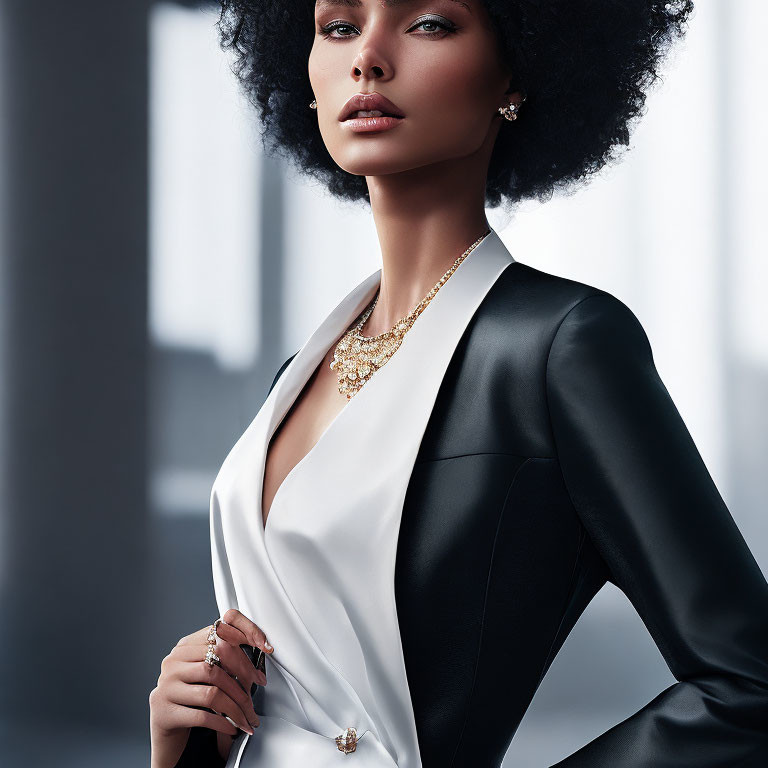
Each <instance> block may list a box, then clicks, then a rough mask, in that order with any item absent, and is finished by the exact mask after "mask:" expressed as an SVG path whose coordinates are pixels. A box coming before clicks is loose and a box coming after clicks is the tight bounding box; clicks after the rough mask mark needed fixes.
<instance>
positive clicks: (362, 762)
mask: <svg viewBox="0 0 768 768" xmlns="http://www.w3.org/2000/svg"><path fill="white" fill-rule="evenodd" d="M259 720H260V722H261V724H260V725H259V726H258V727H257V728H254V729H253V736H249V735H248V734H247V733H244V732H243V733H241V734H240V735H239V736H238V737H237V738H236V739H235V740H234V741H233V742H232V749H231V750H230V752H229V759H228V760H227V764H226V766H225V768H296V766H302V768H339V766H344V768H354V766H355V764H357V765H359V766H360V768H397V763H396V762H395V761H394V760H393V758H392V756H391V755H390V754H389V753H388V752H387V751H386V750H385V749H384V747H383V746H382V744H381V742H380V741H379V740H378V738H377V737H376V734H375V733H374V732H373V731H371V730H364V731H362V732H357V733H356V734H355V736H354V737H352V734H350V733H346V734H345V733H344V732H342V731H340V732H339V734H338V736H345V735H346V736H347V737H348V738H346V739H345V738H342V749H340V748H339V745H338V744H337V742H336V738H335V737H332V736H324V735H323V734H321V733H315V732H314V731H309V730H307V729H306V728H302V727H301V726H299V725H296V724H295V723H292V722H290V721H289V720H286V719H284V718H281V717H274V716H270V715H260V717H259ZM345 745H346V746H345ZM353 746H354V749H352V747H353ZM344 749H346V750H348V751H346V752H345V751H344ZM341 760H344V762H343V763H342V762H341ZM350 761H351V762H350Z"/></svg>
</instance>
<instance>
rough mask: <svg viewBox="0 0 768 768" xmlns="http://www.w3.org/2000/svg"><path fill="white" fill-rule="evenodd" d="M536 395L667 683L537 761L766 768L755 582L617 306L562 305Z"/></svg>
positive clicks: (762, 604) (636, 767)
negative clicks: (569, 748) (583, 741)
mask: <svg viewBox="0 0 768 768" xmlns="http://www.w3.org/2000/svg"><path fill="white" fill-rule="evenodd" d="M546 391H547V401H548V406H549V412H550V419H551V428H552V433H553V438H554V441H555V448H556V452H557V456H558V458H559V462H560V465H561V469H562V473H563V478H564V481H565V484H566V486H567V489H568V492H569V494H570V497H571V500H572V503H573V505H574V507H575V509H576V511H577V513H578V515H579V518H580V520H581V522H582V524H583V525H584V527H585V529H586V531H587V534H588V535H589V536H590V537H591V539H592V541H593V542H594V544H595V547H596V549H597V550H598V552H599V553H600V555H601V556H602V558H603V559H604V561H605V563H606V564H607V566H608V569H609V572H610V576H609V580H610V581H612V582H613V583H615V584H616V585H617V586H618V587H619V588H620V589H621V590H622V591H623V592H624V593H625V594H626V596H627V597H628V599H629V600H630V601H631V602H632V605H633V606H634V607H635V609H636V610H637V612H638V614H639V615H640V617H641V618H642V620H643V622H644V623H645V626H646V627H647V629H648V631H649V632H650V634H651V636H652V637H653V640H654V641H655V643H656V645H657V646H658V648H659V651H660V652H661V654H662V656H663V657H664V660H665V661H666V663H667V665H668V666H669V669H670V671H671V672H672V674H673V675H674V676H675V679H676V680H677V682H676V683H674V684H672V685H671V686H669V687H668V688H666V689H665V690H663V691H661V693H659V694H658V695H657V696H656V697H655V698H654V699H653V700H651V701H650V702H649V703H648V704H647V705H645V706H644V707H643V708H642V709H640V710H639V711H638V712H635V713H634V714H633V715H631V716H630V717H628V718H627V719H625V720H623V721H622V722H620V723H618V724H617V725H615V726H614V727H612V728H611V729H610V730H608V731H607V732H605V733H604V734H602V735H601V736H599V737H598V738H597V739H595V740H594V741H591V742H590V743H588V744H587V745H585V746H584V747H583V748H581V749H579V750H578V751H577V752H575V753H574V754H572V755H570V756H569V757H567V758H566V759H564V760H562V761H560V762H558V763H557V764H556V766H551V768H672V767H673V766H674V768H725V766H728V767H729V768H737V767H738V768H758V767H761V768H766V766H768V584H767V583H766V580H765V577H764V576H763V574H762V571H761V569H760V567H759V566H758V564H757V562H756V561H755V558H754V556H753V555H752V553H751V551H750V549H749V548H748V546H747V544H746V542H745V540H744V538H743V537H742V535H741V533H740V531H739V529H738V527H737V526H736V523H735V521H734V519H733V517H732V516H731V514H730V512H729V510H728V508H727V507H726V505H725V503H724V501H723V499H722V497H721V496H720V494H719V492H718V490H717V488H716V486H715V484H714V482H713V480H712V478H711V476H710V475H709V472H708V471H707V469H706V467H705V465H704V462H703V460H702V458H701V456H700V454H699V452H698V450H697V448H696V446H695V444H694V442H693V439H692V438H691V435H690V434H689V432H688V430H687V428H686V426H685V423H684V422H683V420H682V418H681V416H680V414H679V413H678V411H677V409H676V407H675V405H674V403H673V401H672V399H671V397H670V395H669V392H668V391H667V389H666V387H665V386H664V384H663V383H662V381H661V379H660V378H659V374H658V373H657V371H656V367H655V364H654V361H653V355H652V352H651V347H650V344H649V342H648V338H647V336H646V333H645V331H644V329H643V328H642V326H641V324H640V322H639V321H638V319H637V318H636V316H635V315H634V314H633V313H632V311H631V310H630V309H629V308H628V307H627V306H626V305H625V304H623V303H622V302H621V301H620V300H619V299H617V298H616V297H614V296H612V295H611V294H609V293H606V292H602V293H600V294H593V295H590V296H587V297H586V298H585V299H582V300H581V301H580V302H579V303H577V304H576V305H575V306H574V307H573V308H572V309H571V310H570V311H569V312H568V313H567V315H566V316H565V318H564V319H563V321H562V322H561V323H560V325H559V327H558V329H557V332H556V333H555V335H554V338H553V341H552V346H551V349H550V353H549V357H548V360H547V365H546ZM628 663H631V662H629V660H628Z"/></svg>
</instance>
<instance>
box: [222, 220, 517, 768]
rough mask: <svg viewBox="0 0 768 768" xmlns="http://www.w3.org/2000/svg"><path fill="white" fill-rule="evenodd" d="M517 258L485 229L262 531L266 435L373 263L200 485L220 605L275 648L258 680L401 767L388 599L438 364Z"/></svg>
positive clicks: (442, 366) (368, 287)
mask: <svg viewBox="0 0 768 768" xmlns="http://www.w3.org/2000/svg"><path fill="white" fill-rule="evenodd" d="M512 262H514V258H513V257H512V255H511V253H510V252H509V251H508V250H507V248H506V246H505V245H504V243H503V242H502V240H501V238H499V236H498V235H497V233H496V232H495V230H493V229H492V230H491V233H490V234H489V235H488V236H487V237H486V238H485V240H483V242H482V243H480V245H478V246H477V247H476V248H475V250H474V251H473V252H472V253H470V254H469V255H468V257H467V258H466V259H465V260H464V261H463V262H462V263H461V265H460V266H459V267H458V269H457V270H456V271H455V272H454V273H453V275H452V276H451V277H450V279H449V280H448V281H447V282H446V283H445V284H444V285H443V286H442V287H441V288H440V290H439V291H438V292H437V294H436V295H435V297H434V298H433V299H432V301H431V302H430V303H429V305H428V306H427V307H426V309H425V310H424V311H423V312H422V313H421V315H420V316H419V317H418V318H417V320H416V322H415V324H414V326H413V328H412V329H411V330H410V331H409V332H408V333H407V334H406V336H405V337H404V339H403V342H402V344H401V346H400V348H399V349H398V350H397V351H396V352H395V354H394V355H393V356H392V358H391V359H390V360H389V361H388V362H387V363H386V364H385V365H384V366H383V367H382V368H381V369H379V370H378V371H377V372H376V373H375V374H374V375H373V377H372V378H371V379H370V381H368V382H367V383H366V384H365V386H364V387H363V388H362V389H361V390H360V391H359V392H358V393H357V394H356V395H355V397H353V398H352V400H350V402H349V403H348V404H347V405H346V406H345V407H344V408H343V409H342V410H341V411H340V412H339V414H338V415H337V416H336V418H335V419H334V421H333V422H332V423H331V424H330V426H329V427H328V428H327V429H326V431H325V432H324V434H323V435H322V436H321V438H320V440H319V441H318V442H317V444H316V445H315V446H314V448H313V449H312V450H311V451H310V453H309V454H307V456H305V457H304V459H302V461H301V462H300V463H299V464H298V465H297V466H296V467H294V469H293V470H292V471H291V473H290V474H289V476H288V477H287V478H286V479H285V481H284V482H283V485H282V486H281V487H280V489H279V490H278V493H277V495H276V497H275V500H274V501H273V506H272V509H271V511H270V516H269V520H268V523H267V529H266V532H265V530H264V527H263V524H262V516H261V504H260V501H261V492H262V482H263V470H264V462H265V457H266V450H267V445H268V442H269V437H270V436H271V435H272V433H273V431H274V429H275V428H276V426H277V424H278V423H279V422H280V420H281V419H282V418H283V416H284V415H285V413H287V411H288V409H289V408H290V406H291V404H292V403H293V402H294V400H295V399H296V397H297V396H298V395H299V393H300V392H301V390H302V389H303V387H304V385H305V384H306V382H307V381H308V380H309V377H310V376H311V375H312V373H313V372H314V370H315V369H316V367H317V365H318V364H319V363H320V361H321V360H322V359H323V357H324V355H325V354H326V352H327V351H328V349H329V348H330V345H331V344H332V343H333V342H334V341H335V339H337V338H338V337H339V336H340V334H341V333H342V332H343V331H344V330H345V329H346V328H347V327H348V326H349V325H350V324H351V322H352V321H353V320H354V319H355V318H356V317H357V316H358V315H359V314H360V312H361V311H362V310H363V309H364V308H365V306H367V304H368V302H369V301H370V300H371V298H372V297H373V295H374V294H375V292H376V289H377V288H378V285H379V279H380V270H377V271H376V272H374V273H373V274H371V275H370V276H369V277H367V278H366V279H365V280H363V281H362V282H361V283H360V284H359V285H358V286H357V287H355V288H354V289H353V290H352V291H351V292H350V293H349V294H348V295H347V296H346V297H345V298H344V299H343V300H342V301H341V302H340V303H339V305H338V306H337V307H336V308H335V309H334V310H333V311H332V312H331V313H330V314H329V315H328V317H327V318H326V320H325V321H324V322H323V323H322V324H321V325H320V326H319V327H318V328H317V330H316V331H315V332H314V333H313V334H312V335H311V336H310V337H309V338H308V340H307V341H306V343H305V344H304V345H303V346H302V348H301V350H299V352H298V354H297V355H296V356H295V358H294V359H293V360H292V362H291V363H290V365H289V366H288V367H287V368H286V370H285V371H284V372H283V375H282V376H281V378H280V380H279V381H278V382H277V384H276V385H275V387H274V388H273V390H272V392H271V393H270V395H269V397H268V398H267V399H266V401H265V403H264V405H263V406H262V408H261V410H260V411H259V413H258V414H257V416H256V417H255V418H254V420H253V422H252V423H251V425H250V426H249V427H248V429H247V430H246V432H245V433H244V434H243V436H242V437H241V438H240V440H238V442H237V443H236V445H235V446H234V448H233V449H232V451H231V452H230V454H229V456H228V457H227V459H226V460H225V462H224V465H223V466H222V469H221V471H220V472H219V475H218V476H217V478H216V481H215V483H214V487H213V491H212V494H211V546H212V555H213V575H214V587H215V591H216V598H217V602H218V607H219V610H220V611H221V612H222V613H223V612H224V611H225V610H226V609H227V608H229V607H236V608H239V609H240V610H241V611H242V612H243V613H245V614H246V615H248V616H249V617H250V618H251V619H252V620H253V621H255V622H256V623H257V624H259V626H261V627H262V628H263V629H264V630H265V632H266V633H267V636H268V638H269V639H270V641H271V642H272V643H273V645H274V646H275V653H274V654H273V655H272V656H271V657H267V660H268V671H267V677H268V679H269V680H270V681H271V680H272V679H273V678H271V677H270V672H271V670H272V669H274V671H275V675H277V674H278V672H279V673H280V677H279V678H277V680H278V684H280V685H285V686H288V687H289V688H290V693H291V695H292V696H293V697H294V698H295V699H298V700H299V701H300V706H301V710H302V711H303V713H304V714H305V716H306V720H307V724H308V726H307V727H309V726H311V728H312V729H314V730H315V731H316V732H318V733H322V734H324V735H325V736H327V737H329V738H333V737H334V736H336V735H337V734H338V733H339V732H341V731H342V730H343V729H344V728H346V727H347V726H350V725H351V726H355V727H358V733H361V732H363V731H366V732H367V731H368V730H370V731H373V732H374V733H375V734H376V737H377V738H378V739H379V741H380V742H381V744H383V745H384V747H385V748H386V750H387V752H388V753H389V754H390V755H391V756H392V759H393V761H395V764H396V765H397V766H398V768H420V767H421V761H420V758H419V752H418V740H417V733H416V725H415V720H414V714H413V709H412V704H411V698H410V692H409V688H408V681H407V677H406V672H405V664H404V657H403V649H402V644H401V640H400V633H399V625H398V621H397V609H396V604H395V596H394V572H395V556H396V551H397V539H398V534H399V525H400V515H401V512H402V507H403V502H404V499H405V494H406V491H407V487H408V483H409V480H410V477H411V473H412V471H413V465H414V462H415V460H416V455H417V453H418V449H419V446H420V444H421V440H422V437H423V434H424V430H425V429H426V425H427V422H428V419H429V416H430V414H431V412H432V408H433V406H434V402H435V399H436V397H437V392H438V389H439V387H440V384H441V382H442V380H443V377H444V374H445V370H446V368H447V367H448V364H449V362H450V360H451V357H452V355H453V353H454V351H455V349H456V346H457V344H458V342H459V340H460V338H461V336H462V334H463V332H464V330H465V329H466V327H467V325H468V323H469V321H470V320H471V318H472V316H473V315H474V313H475V311H476V309H477V307H478V306H479V304H480V302H481V301H482V300H483V298H484V297H485V295H486V294H487V292H488V291H489V290H490V288H491V287H492V286H493V284H494V283H495V282H496V279H497V278H498V277H499V275H500V274H501V272H502V271H503V270H504V269H505V268H506V267H507V266H508V265H509V264H511V263H512ZM278 502H279V503H278ZM265 534H266V535H265ZM361 576H364V577H365V581H362V580H361ZM270 665H271V666H270ZM286 692H287V689H286ZM278 698H279V697H278V696H275V699H278ZM268 700H269V696H268V695H267V698H266V701H268ZM278 714H281V713H278ZM284 714H285V715H286V716H288V714H289V713H284ZM275 768H278V767H275Z"/></svg>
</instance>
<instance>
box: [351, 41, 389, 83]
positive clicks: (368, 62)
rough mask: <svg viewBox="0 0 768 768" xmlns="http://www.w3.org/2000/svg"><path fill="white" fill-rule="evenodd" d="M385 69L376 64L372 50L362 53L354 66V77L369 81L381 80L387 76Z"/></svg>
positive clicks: (358, 55) (356, 58)
mask: <svg viewBox="0 0 768 768" xmlns="http://www.w3.org/2000/svg"><path fill="white" fill-rule="evenodd" d="M385 71H386V70H385V67H383V66H381V64H378V63H375V61H374V58H373V54H372V53H371V51H370V49H366V50H364V51H360V52H359V53H358V54H357V56H356V57H355V60H354V62H353V65H352V76H353V77H354V78H364V79H368V80H380V79H381V78H382V77H384V75H385Z"/></svg>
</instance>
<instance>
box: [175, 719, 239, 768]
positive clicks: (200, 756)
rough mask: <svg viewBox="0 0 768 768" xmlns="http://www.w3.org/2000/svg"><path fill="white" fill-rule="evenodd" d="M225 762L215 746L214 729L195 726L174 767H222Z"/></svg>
mask: <svg viewBox="0 0 768 768" xmlns="http://www.w3.org/2000/svg"><path fill="white" fill-rule="evenodd" d="M226 764H227V761H226V760H225V759H224V758H223V757H222V756H221V755H220V754H219V750H218V748H217V746H216V731H214V730H212V729H211V728H202V727H197V726H195V727H193V728H191V729H190V731H189V741H187V745H186V747H184V751H183V752H182V753H181V757H180V758H179V762H178V763H176V765H175V766H174V768H224V766H225V765H226Z"/></svg>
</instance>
